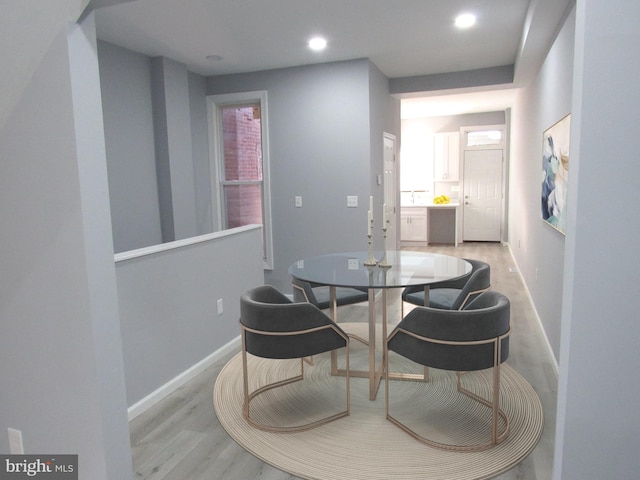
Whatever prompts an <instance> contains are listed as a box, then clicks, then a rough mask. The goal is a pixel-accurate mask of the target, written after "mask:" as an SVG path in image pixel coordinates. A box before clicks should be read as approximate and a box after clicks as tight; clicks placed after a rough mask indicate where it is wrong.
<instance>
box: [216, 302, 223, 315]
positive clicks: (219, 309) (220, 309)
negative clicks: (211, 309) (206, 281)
mask: <svg viewBox="0 0 640 480" xmlns="http://www.w3.org/2000/svg"><path fill="white" fill-rule="evenodd" d="M217 304H218V315H222V312H224V306H223V304H222V299H221V298H219V299H218V302H217Z"/></svg>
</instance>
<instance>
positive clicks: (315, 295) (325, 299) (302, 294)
mask: <svg viewBox="0 0 640 480" xmlns="http://www.w3.org/2000/svg"><path fill="white" fill-rule="evenodd" d="M291 285H292V286H293V300H294V301H296V302H309V303H311V304H313V305H315V306H316V307H318V308H319V309H320V310H326V309H327V308H329V307H331V298H330V295H329V287H328V286H326V285H320V284H317V283H311V282H306V281H304V280H300V279H298V278H295V277H293V278H292V279H291ZM368 300H369V293H368V292H367V290H359V289H357V288H349V287H336V306H337V307H340V306H342V305H351V304H353V303H361V302H366V301H368Z"/></svg>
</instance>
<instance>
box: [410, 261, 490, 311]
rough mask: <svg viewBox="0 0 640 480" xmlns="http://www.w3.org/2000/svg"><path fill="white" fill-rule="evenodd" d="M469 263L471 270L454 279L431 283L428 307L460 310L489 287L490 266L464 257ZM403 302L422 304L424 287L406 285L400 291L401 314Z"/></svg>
mask: <svg viewBox="0 0 640 480" xmlns="http://www.w3.org/2000/svg"><path fill="white" fill-rule="evenodd" d="M465 260H466V261H467V262H469V263H470V264H471V272H470V273H469V274H468V275H465V276H464V277H461V278H457V279H455V280H447V281H444V282H440V283H437V284H433V285H432V286H431V288H430V289H429V307H431V308H440V309H443V310H460V309H462V308H463V307H464V306H465V305H466V304H467V303H468V302H470V301H471V300H473V299H474V298H475V297H477V296H478V295H480V294H481V293H482V292H484V291H486V290H489V288H491V267H490V266H489V264H488V263H485V262H482V261H480V260H473V259H469V258H465ZM404 302H408V303H412V304H414V305H418V306H420V307H422V306H424V287H407V288H405V289H404V290H403V292H402V303H403V307H402V316H403V317H404Z"/></svg>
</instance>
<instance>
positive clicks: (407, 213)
mask: <svg viewBox="0 0 640 480" xmlns="http://www.w3.org/2000/svg"><path fill="white" fill-rule="evenodd" d="M400 240H401V241H403V242H426V241H427V209H426V207H402V209H401V210H400Z"/></svg>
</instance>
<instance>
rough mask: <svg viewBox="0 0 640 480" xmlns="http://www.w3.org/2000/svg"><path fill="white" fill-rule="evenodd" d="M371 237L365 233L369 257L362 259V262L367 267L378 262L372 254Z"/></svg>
mask: <svg viewBox="0 0 640 480" xmlns="http://www.w3.org/2000/svg"><path fill="white" fill-rule="evenodd" d="M372 237H373V235H367V238H368V239H369V258H367V259H366V260H365V261H364V264H365V265H366V266H368V267H372V266H374V265H377V264H378V261H377V260H376V257H374V256H373V241H372Z"/></svg>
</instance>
